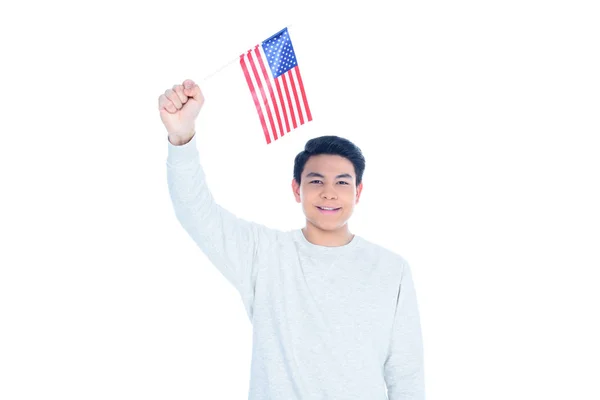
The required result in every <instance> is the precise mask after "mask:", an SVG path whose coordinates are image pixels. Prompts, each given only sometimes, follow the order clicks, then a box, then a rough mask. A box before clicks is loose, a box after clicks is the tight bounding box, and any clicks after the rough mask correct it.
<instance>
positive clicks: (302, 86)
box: [294, 65, 312, 121]
mask: <svg viewBox="0 0 600 400" xmlns="http://www.w3.org/2000/svg"><path fill="white" fill-rule="evenodd" d="M294 69H295V70H296V75H298V84H299V85H300V92H301V93H302V101H303V102H304V109H305V110H306V117H307V118H308V120H309V121H312V115H311V114H310V108H308V100H307V99H306V93H305V92H304V84H303V83H302V77H301V76H300V68H298V66H297V65H296V66H295V67H294Z"/></svg>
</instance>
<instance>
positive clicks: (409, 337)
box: [384, 262, 425, 400]
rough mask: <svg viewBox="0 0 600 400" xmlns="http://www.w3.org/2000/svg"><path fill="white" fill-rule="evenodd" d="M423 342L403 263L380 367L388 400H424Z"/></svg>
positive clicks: (412, 290) (409, 275)
mask: <svg viewBox="0 0 600 400" xmlns="http://www.w3.org/2000/svg"><path fill="white" fill-rule="evenodd" d="M423 358H424V357H423V339H422V334H421V323H420V317H419V310H418V303H417V296H416V292H415V287H414V284H413V279H412V273H411V269H410V266H409V264H408V263H406V262H404V268H403V271H402V278H401V281H400V289H399V293H398V301H397V303H396V314H395V317H394V323H393V328H392V339H391V342H390V348H389V352H388V356H387V359H386V361H385V364H384V378H385V383H386V386H387V390H388V398H389V400H424V399H425V384H424V365H423Z"/></svg>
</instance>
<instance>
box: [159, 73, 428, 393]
mask: <svg viewBox="0 0 600 400" xmlns="http://www.w3.org/2000/svg"><path fill="white" fill-rule="evenodd" d="M203 104H204V96H203V95H202V92H201V90H200V88H199V87H198V86H197V85H196V84H195V83H194V82H193V81H192V80H189V79H188V80H185V81H184V82H183V83H182V84H180V85H179V84H178V85H174V86H173V88H172V89H168V90H166V91H165V93H164V94H162V95H160V97H159V106H158V108H159V111H160V117H161V120H162V122H163V124H164V125H165V127H166V129H167V132H168V138H167V146H168V156H167V161H166V166H167V181H168V188H169V193H170V196H171V200H172V202H173V208H174V211H175V215H176V217H177V219H178V221H179V222H180V223H181V225H182V227H183V228H184V229H185V230H186V231H187V233H188V234H189V236H190V237H191V238H192V239H193V241H194V242H195V243H196V244H197V245H198V246H199V247H200V248H201V249H202V251H203V252H204V253H205V254H206V256H207V257H208V259H209V260H210V261H211V262H212V263H213V264H214V266H215V267H216V268H217V269H218V270H219V271H220V272H221V273H222V274H223V275H224V277H225V278H226V279H228V281H229V282H230V283H231V284H232V285H234V287H235V288H236V289H237V291H238V292H239V293H240V296H241V298H242V300H243V303H244V307H245V310H246V313H247V315H248V318H249V319H250V322H251V323H252V330H253V341H252V360H251V369H250V385H249V392H248V399H249V400H259V399H261V400H262V399H270V400H295V399H297V400H309V399H336V400H346V399H347V400H350V399H356V400H358V399H360V400H385V399H390V400H423V399H425V388H424V363H423V341H422V334H421V324H420V318H419V311H418V304H417V297H416V291H415V287H414V284H413V280H412V274H411V269H410V266H409V264H408V263H407V262H406V260H405V259H404V258H402V257H401V256H400V255H398V254H396V253H394V252H392V251H390V250H388V249H385V248H384V247H382V246H379V245H376V244H374V243H372V242H370V241H368V240H366V239H365V238H363V237H361V236H359V235H355V234H353V233H351V232H350V230H349V227H348V220H349V219H350V217H351V216H352V213H353V211H354V207H355V206H356V204H358V202H359V199H360V195H361V192H362V189H363V184H362V175H363V172H364V169H365V159H364V157H363V155H362V152H361V151H360V149H359V148H358V147H356V146H355V145H354V144H353V143H352V142H350V141H349V140H347V139H344V138H341V137H338V136H321V137H318V138H314V139H311V140H309V141H308V142H307V143H306V145H305V148H304V150H303V151H302V152H300V153H299V154H298V155H297V156H296V158H295V160H294V171H293V179H292V183H291V186H292V191H293V194H294V197H295V199H296V201H297V202H298V203H301V204H302V210H303V212H304V215H305V217H306V224H305V226H304V227H303V228H301V229H293V230H289V231H283V230H278V229H273V228H269V227H266V226H264V225H262V224H259V223H256V222H251V221H247V220H244V219H242V218H238V217H237V216H235V215H234V214H233V213H231V212H230V211H228V210H226V209H224V208H223V207H221V206H220V205H219V204H217V203H216V202H215V201H214V198H213V196H212V194H211V192H210V190H209V188H208V187H207V185H206V180H205V175H204V170H203V169H202V166H201V164H200V158H199V152H198V149H197V141H196V131H195V119H196V117H197V116H198V114H199V112H200V109H201V108H202V105H203Z"/></svg>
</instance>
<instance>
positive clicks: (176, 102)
mask: <svg viewBox="0 0 600 400" xmlns="http://www.w3.org/2000/svg"><path fill="white" fill-rule="evenodd" d="M165 96H167V97H168V98H169V100H171V101H172V102H173V104H174V105H175V107H177V109H178V110H179V109H180V108H181V107H183V104H181V100H179V96H178V95H177V93H175V92H174V91H173V89H167V90H165Z"/></svg>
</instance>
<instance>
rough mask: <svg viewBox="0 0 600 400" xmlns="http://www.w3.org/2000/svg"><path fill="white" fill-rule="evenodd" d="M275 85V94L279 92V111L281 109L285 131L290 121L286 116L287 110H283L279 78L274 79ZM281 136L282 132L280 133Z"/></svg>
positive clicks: (287, 129) (288, 127)
mask: <svg viewBox="0 0 600 400" xmlns="http://www.w3.org/2000/svg"><path fill="white" fill-rule="evenodd" d="M275 87H277V94H279V104H280V105H281V111H283V120H284V121H285V131H286V132H289V131H290V123H289V121H288V117H287V111H285V103H284V102H283V95H282V94H281V85H280V84H279V78H277V79H275ZM281 136H283V132H282V133H281Z"/></svg>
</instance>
